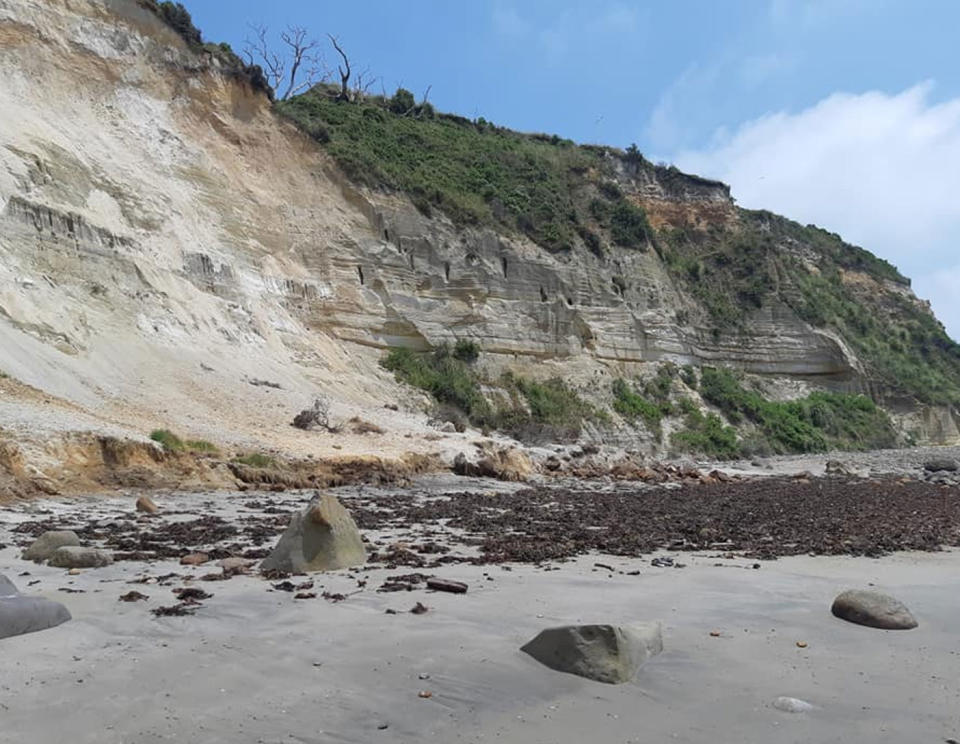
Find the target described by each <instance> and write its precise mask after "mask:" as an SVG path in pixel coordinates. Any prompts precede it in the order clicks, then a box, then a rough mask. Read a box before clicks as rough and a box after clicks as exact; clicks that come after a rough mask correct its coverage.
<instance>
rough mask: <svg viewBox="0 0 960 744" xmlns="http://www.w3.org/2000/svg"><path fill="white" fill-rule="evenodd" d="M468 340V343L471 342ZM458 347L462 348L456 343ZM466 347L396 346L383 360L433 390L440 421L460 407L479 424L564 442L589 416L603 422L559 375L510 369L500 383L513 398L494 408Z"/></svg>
mask: <svg viewBox="0 0 960 744" xmlns="http://www.w3.org/2000/svg"><path fill="white" fill-rule="evenodd" d="M468 343H469V342H468ZM458 346H460V345H459V344H458ZM467 351H468V349H466V348H464V347H460V352H459V354H458V349H457V346H455V347H454V349H453V351H451V350H450V349H449V347H446V346H441V347H438V348H437V349H436V350H434V351H433V352H427V353H417V352H413V351H410V350H409V349H392V350H391V351H390V352H389V353H388V354H387V356H386V358H385V359H384V360H383V361H382V362H381V364H382V365H383V367H384V368H386V369H388V370H390V371H392V372H393V373H394V374H395V375H396V377H397V379H399V380H402V381H403V382H406V383H407V384H409V385H413V386H414V387H416V388H419V389H420V390H424V391H426V392H427V393H429V394H430V395H431V396H432V397H433V399H434V400H435V401H436V402H437V403H438V404H439V406H438V407H437V408H436V409H435V412H434V414H433V416H434V418H437V419H438V420H439V418H440V416H441V414H440V413H437V412H438V411H439V412H443V413H442V418H443V420H454V419H456V418H457V416H456V414H455V413H454V412H455V411H460V412H462V414H463V415H464V416H465V417H466V419H467V420H469V421H470V422H471V423H472V424H474V425H475V426H478V427H481V428H484V427H486V428H490V429H499V430H501V431H505V432H508V433H510V434H511V435H513V436H515V437H517V438H518V439H523V440H527V441H543V440H554V441H562V440H566V439H571V438H576V437H577V436H578V435H579V433H580V430H581V428H582V426H583V422H584V421H586V420H592V421H597V422H600V423H604V422H605V421H606V420H608V417H605V415H604V413H603V412H601V411H598V410H597V409H595V408H594V407H593V406H591V405H590V404H589V403H587V402H586V401H584V400H583V399H582V398H581V397H580V396H579V395H577V393H576V392H575V391H574V390H572V389H571V388H570V387H569V386H568V385H567V384H566V383H565V382H563V381H562V380H560V379H552V380H547V381H546V382H536V381H533V380H527V379H524V378H522V377H514V376H513V375H511V374H509V373H507V374H505V375H503V377H501V379H500V381H499V386H500V388H501V389H502V392H503V394H504V395H505V397H507V398H508V399H509V400H510V401H511V402H510V403H509V404H507V405H504V406H501V407H500V408H499V409H494V407H493V406H492V405H491V404H490V402H489V401H488V400H487V399H486V397H485V396H484V395H483V392H482V388H481V385H482V384H488V385H489V384H490V383H489V382H486V381H484V380H481V378H480V376H479V374H478V373H477V372H476V371H475V370H474V369H473V368H472V367H471V366H470V364H469V363H468V362H467V361H464V359H462V358H460V356H466V357H467V358H469V357H470V356H471V355H470V354H468V353H466V352H467Z"/></svg>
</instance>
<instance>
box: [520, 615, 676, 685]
mask: <svg viewBox="0 0 960 744" xmlns="http://www.w3.org/2000/svg"><path fill="white" fill-rule="evenodd" d="M520 650H521V651H523V652H524V653H527V654H529V655H530V656H532V657H533V658H534V659H536V660H537V661H539V662H540V663H541V664H543V665H545V666H548V667H550V668H551V669H555V670H556V671H558V672H566V673H568V674H576V675H579V676H581V677H586V678H587V679H592V680H596V681H597V682H606V683H608V684H621V683H623V682H629V681H630V680H632V679H633V678H634V676H636V673H637V670H638V669H639V668H640V665H641V664H643V663H644V662H645V661H646V660H647V659H649V658H651V657H653V656H656V655H657V654H659V653H660V652H661V651H663V636H662V633H661V630H660V623H647V624H639V625H629V626H622V627H621V626H616V625H567V626H563V627H559V628H548V629H547V630H544V631H541V632H540V634H539V635H537V637H536V638H534V639H533V640H532V641H530V642H529V643H527V644H526V645H525V646H523V647H522V648H521V649H520Z"/></svg>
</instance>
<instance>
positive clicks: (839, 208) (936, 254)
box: [671, 83, 960, 338]
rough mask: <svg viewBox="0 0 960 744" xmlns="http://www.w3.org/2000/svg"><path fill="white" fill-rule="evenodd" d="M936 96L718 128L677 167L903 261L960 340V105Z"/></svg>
mask: <svg viewBox="0 0 960 744" xmlns="http://www.w3.org/2000/svg"><path fill="white" fill-rule="evenodd" d="M932 89H933V86H932V84H930V83H923V84H920V85H917V86H914V87H913V88H910V89H908V90H906V91H904V92H902V93H899V94H896V95H889V94H886V93H881V92H870V93H863V94H858V95H852V94H846V93H837V94H834V95H832V96H830V97H828V98H826V99H824V100H822V101H820V102H819V103H817V104H816V105H814V106H812V107H810V108H808V109H806V110H804V111H800V112H799V113H792V114H791V113H775V114H769V115H766V116H763V117H761V118H759V119H756V120H754V121H749V122H746V123H744V124H742V125H740V126H739V128H737V129H736V130H734V131H732V132H726V131H719V132H718V133H717V134H716V135H715V136H714V138H713V141H712V142H711V143H710V144H709V145H708V146H706V147H704V148H703V149H700V150H690V151H685V152H680V153H678V154H676V155H675V156H674V157H673V158H671V160H672V161H673V162H674V163H676V164H677V166H678V167H679V168H681V169H682V170H686V171H689V172H693V173H699V174H702V175H705V176H710V177H714V178H719V179H721V180H723V181H725V182H727V183H729V184H730V186H731V188H732V191H733V195H734V196H735V197H736V198H737V200H738V201H739V202H740V203H741V204H742V205H743V206H746V207H750V208H764V209H769V210H771V211H774V212H778V213H780V214H784V215H786V216H788V217H791V218H792V219H795V220H797V221H799V222H802V223H814V224H817V225H820V226H821V227H824V228H827V229H828V230H831V231H833V232H838V233H840V235H842V236H843V237H844V238H845V239H846V240H847V241H848V242H852V243H855V244H858V245H862V246H863V247H865V248H867V249H868V250H870V251H872V252H873V253H876V254H877V255H880V256H882V257H884V258H886V259H888V260H890V261H892V262H893V263H894V264H896V265H897V266H898V267H899V268H900V269H901V270H902V271H903V272H904V273H905V274H906V275H907V276H911V277H912V278H913V279H914V280H915V288H916V290H917V293H918V294H919V295H920V296H921V297H924V296H925V297H926V298H927V299H930V300H931V302H932V304H933V307H934V310H935V311H936V313H937V315H938V317H939V318H940V319H941V320H943V321H944V322H945V324H946V325H947V327H948V330H949V331H950V333H951V335H952V336H953V337H954V338H960V267H958V266H957V260H958V255H960V197H958V194H960V165H958V164H960V98H958V99H953V100H948V101H944V102H940V103H933V102H931V100H930V98H931V92H932Z"/></svg>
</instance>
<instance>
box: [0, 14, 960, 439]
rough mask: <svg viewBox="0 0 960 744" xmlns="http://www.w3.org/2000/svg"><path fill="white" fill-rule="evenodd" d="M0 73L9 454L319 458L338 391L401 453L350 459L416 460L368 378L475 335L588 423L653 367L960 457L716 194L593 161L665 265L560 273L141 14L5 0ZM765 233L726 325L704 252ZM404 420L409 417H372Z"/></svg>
mask: <svg viewBox="0 0 960 744" xmlns="http://www.w3.org/2000/svg"><path fill="white" fill-rule="evenodd" d="M0 64H2V66H3V69H4V74H3V75H2V76H0V349H2V351H0V370H2V371H3V372H4V373H6V374H7V375H10V376H11V377H13V378H15V379H16V380H18V381H20V382H22V383H24V384H26V385H28V386H31V387H32V388H34V389H37V390H40V391H43V392H44V393H46V394H48V395H50V396H52V397H53V398H55V399H56V400H57V401H59V402H60V403H58V405H57V406H53V407H51V408H50V409H48V410H44V409H43V407H42V406H40V407H39V408H38V406H36V405H33V406H32V407H29V406H26V404H25V403H24V402H23V400H22V399H18V398H17V397H16V396H15V395H13V394H12V393H10V394H8V395H7V396H5V397H4V398H2V399H0V412H2V421H0V425H2V426H3V427H4V429H6V430H7V431H8V432H12V431H26V430H30V431H32V432H34V433H35V432H38V431H41V432H42V431H44V430H47V429H49V430H51V431H54V430H56V431H66V430H76V429H89V428H97V427H113V428H115V429H118V430H122V431H125V432H128V433H129V432H133V431H139V432H142V433H143V432H146V431H149V429H150V428H153V427H154V426H170V427H173V428H177V429H180V430H183V431H187V432H193V433H197V434H200V435H204V436H207V437H210V438H211V439H214V440H215V441H218V442H234V443H238V444H239V445H245V446H254V445H257V446H262V445H264V444H265V445H266V446H271V447H276V448H292V449H299V450H300V451H302V452H318V453H322V452H323V451H325V448H329V447H330V446H332V443H331V442H329V441H323V442H318V441H317V440H316V439H310V438H309V437H308V436H306V435H304V434H301V433H299V432H296V431H293V430H291V429H290V427H289V426H288V424H289V420H290V417H291V415H292V412H294V411H296V410H299V408H300V407H302V404H304V403H306V402H309V400H310V399H311V398H312V397H313V396H314V395H316V394H317V393H318V392H323V393H326V394H329V395H331V396H332V397H333V398H334V400H335V401H336V405H337V406H338V407H339V409H338V410H340V411H342V413H343V415H344V416H345V415H348V414H349V413H350V412H356V411H366V412H367V415H368V416H370V417H372V418H374V420H377V421H380V422H381V423H382V424H384V426H385V427H386V428H387V429H388V430H390V431H391V432H393V433H394V434H395V436H393V437H388V438H387V440H386V441H377V442H371V441H370V440H369V439H362V438H360V439H357V440H356V441H353V442H350V441H348V442H347V443H346V445H341V446H347V447H348V448H351V449H354V450H356V451H363V450H364V449H366V450H369V451H377V452H381V451H394V452H401V451H406V450H409V449H416V448H417V447H420V448H423V449H429V448H430V447H435V446H436V445H433V444H430V443H425V442H422V441H420V440H417V442H414V441H412V440H411V439H410V437H404V435H405V434H406V435H410V436H411V437H413V436H414V435H415V434H417V433H418V432H419V433H422V431H423V427H424V417H423V415H422V414H420V413H418V410H419V409H420V408H421V407H422V406H421V405H420V403H419V399H418V398H417V397H416V396H415V394H413V393H411V392H410V391H409V390H407V389H405V388H404V387H402V386H401V385H399V384H398V383H396V382H395V381H394V379H393V377H392V375H390V374H389V373H387V372H385V371H384V370H383V369H381V367H380V365H379V362H380V360H381V359H382V357H383V354H384V351H385V350H386V349H388V348H390V347H396V346H405V347H410V348H414V349H424V350H425V349H429V348H433V347H436V346H438V345H440V344H442V343H444V342H450V341H454V340H457V339H464V338H469V339H472V340H474V341H476V342H477V343H478V344H479V345H480V347H481V348H482V350H483V358H482V364H483V365H484V367H485V368H487V369H489V370H491V373H495V372H499V371H501V370H504V369H509V370H512V371H514V372H517V373H520V374H523V375H526V376H530V377H539V378H544V377H553V376H561V377H563V378H565V379H566V380H568V381H569V382H570V383H571V384H572V385H573V386H574V387H577V388H579V389H580V390H582V392H583V394H584V395H586V396H587V397H593V398H594V399H597V400H602V399H603V397H604V396H609V388H610V383H611V381H612V380H613V379H615V378H619V377H630V376H632V375H635V374H638V373H642V372H643V370H645V369H647V368H648V367H649V365H650V364H651V363H656V362H661V361H672V362H675V363H678V364H693V365H702V364H715V365H731V366H734V367H736V368H739V369H741V370H744V371H745V372H748V373H754V374H757V375H763V376H765V377H766V378H768V379H769V380H770V381H771V384H772V385H773V387H772V388H771V389H777V390H779V391H780V393H782V394H784V395H788V394H790V393H793V394H796V393H799V392H802V391H803V390H806V389H807V388H809V386H810V385H821V386H828V387H832V388H835V389H841V390H846V391H851V392H867V393H870V394H872V395H874V396H875V397H878V398H880V399H882V400H886V402H887V403H888V404H889V405H890V406H891V407H893V408H894V409H895V413H896V414H897V415H898V416H899V417H900V419H901V420H902V421H903V422H905V423H904V425H905V426H907V427H908V428H910V429H911V430H912V431H913V432H914V434H915V435H916V437H917V438H918V439H919V440H927V441H955V440H957V439H958V438H960V435H958V432H957V428H956V424H955V417H954V415H953V414H952V413H951V409H950V406H949V405H947V404H945V403H944V401H932V402H931V404H927V403H924V402H922V401H921V402H917V401H915V400H914V399H913V398H912V397H911V396H910V395H909V394H908V392H906V391H898V390H896V389H895V386H893V387H891V386H890V385H889V384H887V383H886V382H885V381H884V379H883V376H882V375H877V374H875V373H874V371H873V365H872V363H871V361H870V360H869V359H867V358H866V357H865V349H867V347H865V346H864V345H863V344H859V346H858V343H859V342H856V339H851V338H850V337H849V335H848V334H847V335H845V334H844V332H843V331H844V328H846V326H844V325H842V324H840V325H838V324H837V323H833V322H830V319H828V318H824V319H822V321H821V320H818V319H817V318H816V317H814V316H813V315H812V314H810V313H809V312H807V311H805V310H804V308H805V307H806V305H804V302H807V301H809V298H810V296H811V295H810V293H809V292H807V290H806V286H807V284H809V282H808V281H807V280H806V279H804V278H803V277H801V280H799V281H798V279H797V276H796V275H793V274H791V271H792V267H796V266H801V267H806V268H805V269H804V271H806V272H807V273H808V274H809V275H810V276H813V277H817V276H819V275H820V274H821V273H822V271H821V266H822V264H823V262H824V255H825V253H824V249H822V247H818V245H815V244H812V243H810V242H809V241H807V242H805V240H806V239H805V238H804V237H803V235H800V236H799V238H798V237H797V236H796V235H792V234H789V231H786V232H785V231H784V229H781V227H782V226H781V227H778V225H780V223H779V222H777V220H778V219H779V218H773V217H772V216H771V217H770V219H769V220H767V218H766V217H764V216H763V215H759V216H758V215H754V214H748V213H744V212H742V211H741V210H739V209H738V208H737V207H736V206H735V205H734V203H733V201H732V200H731V198H730V195H729V190H728V189H727V187H726V186H724V185H723V184H718V183H712V182H709V181H705V180H703V179H699V178H695V177H689V176H684V175H683V174H678V173H677V172H676V171H673V170H670V169H664V168H655V167H652V166H650V167H647V165H644V166H643V167H632V168H631V167H630V166H629V165H625V163H624V161H623V160H622V159H619V158H617V157H615V156H613V155H605V156H604V157H606V158H608V160H609V165H610V169H611V170H610V175H609V178H611V179H612V180H613V181H615V182H616V183H617V184H619V187H620V188H622V189H623V190H624V193H625V194H626V198H627V199H629V200H631V202H632V203H634V204H637V205H639V206H640V207H642V208H643V210H645V213H646V215H647V216H648V218H649V221H650V225H651V226H652V229H653V230H655V231H656V234H657V236H658V238H657V241H658V249H657V250H654V249H653V247H652V246H650V245H648V246H646V247H645V249H644V250H632V249H627V248H620V247H616V246H610V247H609V248H608V249H607V250H604V251H602V252H596V251H590V250H588V249H587V247H585V246H584V245H583V244H582V242H580V241H577V242H576V243H574V244H571V245H569V246H566V247H565V249H564V250H547V249H545V248H544V246H543V245H541V244H538V243H537V242H535V241H534V240H532V239H531V238H530V237H529V236H528V235H525V234H524V233H523V232H522V231H516V230H513V231H511V230H504V229H498V228H497V227H496V226H495V225H472V226H471V225H464V224H462V223H459V222H454V221H452V220H450V219H448V218H447V217H445V216H444V215H443V213H442V212H441V211H439V210H433V211H432V212H431V214H430V216H429V217H428V216H426V215H425V214H424V210H422V209H417V208H416V207H415V206H414V204H413V202H412V201H411V200H410V198H408V197H407V196H405V195H404V194H403V192H402V191H397V190H394V191H387V190H382V189H376V188H371V187H369V186H362V185H358V183H357V182H356V181H355V180H352V179H350V178H348V177H347V176H346V175H344V172H343V170H342V169H341V168H340V167H339V166H338V164H337V161H336V160H335V159H334V158H333V157H331V156H330V155H328V154H327V152H325V150H324V149H323V148H322V147H320V146H318V144H317V143H316V142H315V141H314V140H313V139H311V137H309V136H308V135H307V134H305V133H304V132H302V131H301V130H299V129H298V128H297V127H295V126H294V125H293V124H292V123H291V122H290V121H288V120H286V119H284V118H282V117H281V116H278V114H277V113H276V112H275V110H274V108H273V106H272V104H271V102H270V101H269V100H268V98H267V97H266V96H265V95H264V94H263V93H262V92H258V91H256V90H254V89H252V88H251V87H250V85H249V84H248V83H247V82H245V81H244V80H240V79H237V77H236V76H235V75H232V74H230V72H229V71H227V70H224V69H223V68H222V66H221V64H220V63H219V62H218V60H217V59H216V58H215V57H213V56H210V55H204V54H198V53H197V52H196V51H194V50H191V49H190V48H188V46H187V45H186V44H185V43H184V41H183V39H181V38H180V37H179V36H178V35H177V34H176V33H174V32H173V31H172V30H171V29H170V28H168V27H167V26H166V25H165V24H164V23H163V22H162V21H161V20H160V19H159V18H158V17H157V16H156V15H155V14H154V13H152V12H151V11H150V10H149V9H147V8H145V7H143V6H141V5H140V4H138V3H137V2H133V1H132V0H71V1H70V2H67V1H66V0H44V2H40V3H37V2H30V1H29V0H0ZM765 220H766V223H765V222H764V221H765ZM761 233H763V234H765V235H769V236H770V239H769V246H768V247H767V248H765V249H764V250H766V251H768V253H769V255H773V256H775V257H776V258H775V259H770V264H769V267H768V268H769V272H768V273H769V275H770V277H769V278H770V286H767V287H765V289H764V292H765V294H764V295H763V297H762V299H761V300H760V301H758V302H757V303H756V305H750V304H749V303H747V305H746V309H745V310H742V311H738V312H740V317H738V318H737V319H736V322H733V323H718V322H717V317H716V313H715V312H712V309H711V308H712V307H713V306H712V305H711V301H712V300H711V297H712V295H710V294H709V290H710V285H709V278H710V276H711V275H713V276H715V277H716V281H717V282H719V283H722V281H723V278H722V276H723V275H722V272H723V271H727V270H729V269H728V268H725V267H723V266H714V265H713V264H712V263H711V261H712V260H713V259H712V258H711V256H712V255H714V254H715V253H716V252H715V251H713V252H711V251H710V250H707V249H706V248H705V246H709V245H710V241H711V240H717V239H719V237H723V236H728V237H729V236H736V235H740V234H751V235H757V234H761ZM718 236H719V237H718ZM765 255H767V254H765ZM784 257H786V258H784ZM787 258H788V259H789V260H787ZM841 270H842V277H841V280H842V283H843V286H845V287H849V292H850V295H851V296H852V297H856V296H857V293H860V294H861V295H863V296H865V297H868V298H870V300H869V301H870V302H871V303H874V304H877V303H879V304H880V305H881V306H883V307H886V308H888V309H889V312H890V313H892V314H894V315H896V314H897V313H898V312H900V311H899V310H898V309H897V308H901V307H907V308H909V312H910V313H915V312H925V311H924V310H923V308H922V306H921V305H920V304H919V303H918V301H917V300H916V299H915V298H914V297H913V295H912V293H911V292H910V291H909V288H908V287H907V286H906V285H904V284H903V283H902V282H898V281H895V280H892V279H890V278H888V277H883V276H878V275H876V274H875V273H871V271H870V270H869V267H868V269H867V270H863V271H858V270H854V268H852V267H850V266H848V267H846V268H842V269H841ZM704 272H705V273H706V278H705V277H704ZM711 272H716V273H715V274H712V273H711ZM804 276H805V275H804ZM811 281H812V280H811ZM804 282H806V284H805V283H804ZM805 292H806V293H805ZM898 303H900V304H898ZM869 306H870V305H869V304H867V305H863V307H869ZM858 307H860V306H859V305H858ZM838 317H839V316H838ZM903 343H906V344H909V339H905V340H904V341H903ZM958 368H960V362H958ZM263 379H268V380H271V381H275V382H276V383H277V384H278V385H279V386H280V387H279V388H275V387H266V388H264V387H262V386H258V385H251V382H256V381H258V380H263ZM398 400H399V401H407V402H408V403H409V404H410V405H409V406H408V411H407V412H404V411H403V410H401V411H399V412H392V411H387V410H385V409H384V408H383V405H384V404H385V403H393V402H395V401H398ZM932 403H936V404H937V405H935V406H934V405H932ZM54 409H55V410H54ZM38 411H39V413H38ZM371 412H373V413H371ZM621 429H622V427H621ZM618 437H619V439H620V440H623V438H624V433H623V430H621V431H620V433H619V434H618ZM414 438H416V437H414ZM641 439H642V438H641ZM641 439H638V441H641ZM464 446H465V445H464Z"/></svg>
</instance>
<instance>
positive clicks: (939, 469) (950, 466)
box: [923, 457, 960, 473]
mask: <svg viewBox="0 0 960 744" xmlns="http://www.w3.org/2000/svg"><path fill="white" fill-rule="evenodd" d="M923 469H924V470H927V471H929V472H931V473H954V472H956V471H957V470H958V469H960V464H958V463H957V461H956V460H951V459H949V458H946V457H938V458H935V459H933V460H927V461H926V462H925V463H923Z"/></svg>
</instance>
